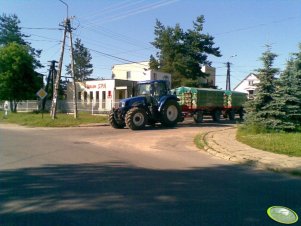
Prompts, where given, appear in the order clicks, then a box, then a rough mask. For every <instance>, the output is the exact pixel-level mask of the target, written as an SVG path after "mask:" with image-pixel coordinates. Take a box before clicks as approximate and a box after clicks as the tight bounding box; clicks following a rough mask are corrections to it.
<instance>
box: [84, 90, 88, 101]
mask: <svg viewBox="0 0 301 226" xmlns="http://www.w3.org/2000/svg"><path fill="white" fill-rule="evenodd" d="M87 98H88V93H87V92H86V91H85V92H84V101H87Z"/></svg>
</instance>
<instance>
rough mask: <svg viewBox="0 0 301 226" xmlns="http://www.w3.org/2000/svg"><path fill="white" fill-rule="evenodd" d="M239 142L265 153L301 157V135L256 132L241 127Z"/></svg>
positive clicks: (238, 134) (239, 129) (237, 136)
mask: <svg viewBox="0 0 301 226" xmlns="http://www.w3.org/2000/svg"><path fill="white" fill-rule="evenodd" d="M236 138H237V140H239V141H240V142H242V143H245V144H247V145H249V146H251V147H254V148H257V149H261V150H264V151H269V152H274V153H277V154H285V155H288V156H296V157H301V133H300V132H299V133H285V132H281V133H276V132H275V133H272V132H262V133H258V132H255V130H254V129H253V128H248V127H245V126H240V127H239V128H238V131H237V135H236Z"/></svg>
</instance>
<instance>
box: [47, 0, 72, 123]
mask: <svg viewBox="0 0 301 226" xmlns="http://www.w3.org/2000/svg"><path fill="white" fill-rule="evenodd" d="M60 2H62V3H63V4H64V5H66V6H67V18H66V19H65V20H64V25H63V26H64V35H63V41H62V48H61V56H60V60H59V66H58V73H57V76H56V78H55V84H54V89H53V97H52V104H51V112H50V114H51V118H52V119H55V118H56V111H57V100H58V94H59V86H60V80H61V75H62V66H63V58H64V51H65V43H66V35H67V32H68V33H69V35H70V36H69V37H70V55H71V74H72V77H73V102H74V118H77V102H76V84H75V76H74V61H73V44H72V28H71V23H70V18H69V17H68V4H66V3H65V2H64V1H62V0H60Z"/></svg>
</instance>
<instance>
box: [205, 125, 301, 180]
mask: <svg viewBox="0 0 301 226" xmlns="http://www.w3.org/2000/svg"><path fill="white" fill-rule="evenodd" d="M229 129H233V128H226V129H221V130H218V131H216V130H215V131H208V132H206V133H204V134H203V135H202V136H201V139H202V142H203V143H204V148H203V150H204V151H206V152H207V153H209V154H211V155H213V156H216V157H218V158H221V159H225V160H227V161H231V162H235V163H239V164H244V165H249V166H252V167H256V168H260V169H266V170H272V171H276V172H281V173H290V174H294V175H298V176H301V166H298V165H297V167H296V165H294V164H292V166H290V163H289V162H288V161H285V160H284V161H280V162H279V161H277V162H276V163H275V162H273V159H269V158H268V157H266V156H265V155H271V153H269V152H265V151H261V150H258V149H257V150H258V151H261V153H262V154H261V155H262V156H255V155H250V152H249V153H247V152H243V151H240V152H238V154H236V153H234V154H233V153H232V152H231V151H229V150H227V147H225V146H222V143H221V142H220V141H219V142H216V141H215V140H214V137H213V134H214V133H216V132H221V131H225V130H229ZM245 146H246V148H248V147H249V146H247V145H245ZM249 148H250V149H251V147H249ZM272 154H274V153H272ZM275 155H277V157H278V156H280V157H282V158H286V159H287V158H291V157H288V156H285V155H279V154H275Z"/></svg>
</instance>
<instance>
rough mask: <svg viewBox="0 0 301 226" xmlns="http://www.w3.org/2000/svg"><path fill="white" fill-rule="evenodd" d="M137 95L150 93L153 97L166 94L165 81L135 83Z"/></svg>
mask: <svg viewBox="0 0 301 226" xmlns="http://www.w3.org/2000/svg"><path fill="white" fill-rule="evenodd" d="M136 90H137V95H150V96H155V97H161V96H164V95H167V89H166V85H165V83H162V82H154V83H142V84H138V85H137V89H136Z"/></svg>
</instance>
